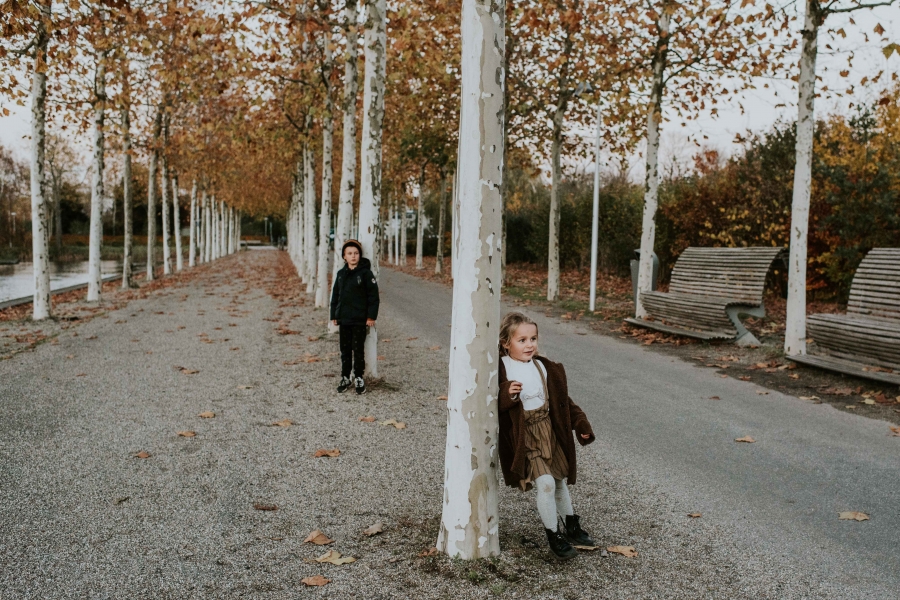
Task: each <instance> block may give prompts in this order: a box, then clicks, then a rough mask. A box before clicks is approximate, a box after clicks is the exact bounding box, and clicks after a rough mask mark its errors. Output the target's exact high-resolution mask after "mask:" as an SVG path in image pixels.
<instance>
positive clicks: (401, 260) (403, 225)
mask: <svg viewBox="0 0 900 600" xmlns="http://www.w3.org/2000/svg"><path fill="white" fill-rule="evenodd" d="M400 198H401V200H400V255H399V257H398V261H397V264H399V265H402V266H404V267H405V266H406V247H407V240H406V236H407V234H408V232H409V220H408V219H407V216H406V210H407V209H408V208H409V207H408V206H407V204H406V194H401V196H400Z"/></svg>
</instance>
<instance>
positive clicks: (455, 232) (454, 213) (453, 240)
mask: <svg viewBox="0 0 900 600" xmlns="http://www.w3.org/2000/svg"><path fill="white" fill-rule="evenodd" d="M504 148H505V146H504ZM504 162H506V161H504ZM458 215H459V145H457V148H456V167H455V168H454V170H453V193H452V194H450V279H456V252H457V245H458V244H459V218H458Z"/></svg>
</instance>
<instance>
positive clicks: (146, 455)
mask: <svg viewBox="0 0 900 600" xmlns="http://www.w3.org/2000/svg"><path fill="white" fill-rule="evenodd" d="M150 456H151V455H150V453H149V452H147V451H146V450H141V451H140V452H138V453H137V454H135V455H134V457H135V458H150Z"/></svg>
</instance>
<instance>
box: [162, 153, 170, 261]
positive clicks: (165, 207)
mask: <svg viewBox="0 0 900 600" xmlns="http://www.w3.org/2000/svg"><path fill="white" fill-rule="evenodd" d="M159 179H160V182H159V183H160V185H159V187H160V192H161V194H160V208H161V209H162V237H163V239H162V251H163V275H168V274H169V273H171V272H172V256H171V254H170V253H169V159H168V157H166V155H165V154H163V159H162V173H160V178H159Z"/></svg>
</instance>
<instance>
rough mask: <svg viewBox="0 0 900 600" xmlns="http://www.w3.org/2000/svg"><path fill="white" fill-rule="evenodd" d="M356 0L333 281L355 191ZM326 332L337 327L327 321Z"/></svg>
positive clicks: (349, 12) (348, 10)
mask: <svg viewBox="0 0 900 600" xmlns="http://www.w3.org/2000/svg"><path fill="white" fill-rule="evenodd" d="M356 3H357V0H346V2H345V4H344V19H345V29H346V34H345V35H346V37H347V53H346V58H345V60H344V98H343V102H342V103H341V111H342V112H343V118H344V132H343V136H344V137H343V146H342V148H341V156H342V158H341V192H340V194H341V195H340V198H339V199H338V209H337V225H336V226H335V228H334V266H333V268H332V273H331V274H332V277H331V281H332V282H334V281H336V280H337V272H338V271H339V270H340V269H341V267H343V266H344V258H343V257H342V256H341V249H342V248H343V246H344V242H346V241H347V240H348V239H350V232H351V230H352V227H353V197H354V195H355V194H356V98H357V96H358V95H359V81H358V80H359V68H358V66H357V59H358V51H357V44H358V37H357V30H356V25H357V23H356V22H357V14H356ZM329 331H330V332H331V333H336V332H337V327H336V326H334V325H331V322H330V321H329Z"/></svg>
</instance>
